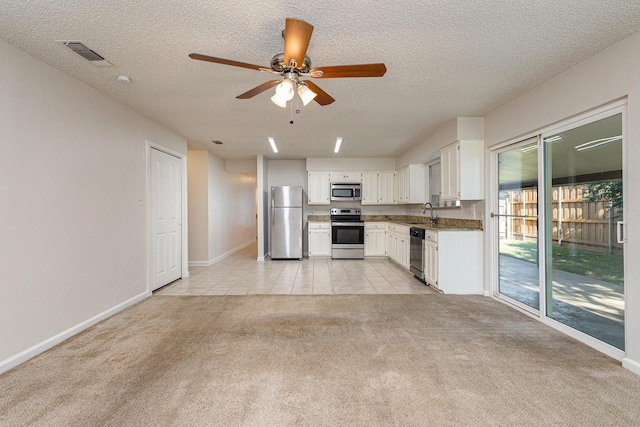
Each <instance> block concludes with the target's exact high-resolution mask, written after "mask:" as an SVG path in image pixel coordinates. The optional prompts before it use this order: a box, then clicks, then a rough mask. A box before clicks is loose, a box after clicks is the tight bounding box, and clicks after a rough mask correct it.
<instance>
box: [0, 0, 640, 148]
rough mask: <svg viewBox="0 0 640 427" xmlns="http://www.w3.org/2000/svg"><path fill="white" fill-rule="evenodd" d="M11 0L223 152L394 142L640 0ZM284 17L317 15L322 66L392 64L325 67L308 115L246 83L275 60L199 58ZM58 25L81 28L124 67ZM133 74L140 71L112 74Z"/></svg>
mask: <svg viewBox="0 0 640 427" xmlns="http://www.w3.org/2000/svg"><path fill="white" fill-rule="evenodd" d="M0 11H2V13H0V38H2V39H3V40H5V41H6V42H8V43H9V44H12V45H14V46H16V47H17V48H18V49H20V50H23V51H25V52H27V53H28V54H30V55H32V56H33V57H35V58H37V59H40V60H42V61H44V62H46V63H48V64H50V65H51V66H53V67H55V68H57V69H59V70H61V71H62V72H64V73H67V74H69V75H71V76H73V77H75V78H76V79H78V80H80V81H82V82H84V83H85V84H87V85H88V86H91V87H93V88H95V89H96V90H98V91H100V92H102V93H104V94H106V95H107V96H110V97H112V98H114V99H116V100H117V101H119V102H121V103H123V104H125V105H127V106H129V107H130V108H132V109H133V110H135V111H138V112H140V113H141V114H143V115H145V116H148V117H150V118H152V119H154V120H156V121H157V122H159V123H162V124H163V125H165V126H167V127H168V128H170V129H172V130H174V131H175V132H177V133H178V134H180V135H182V136H184V137H185V138H187V140H188V141H189V147H190V148H200V149H209V150H210V151H211V152H213V153H214V154H216V155H218V156H219V157H221V158H224V159H248V158H252V157H254V156H255V155H256V154H263V155H265V156H266V157H269V158H276V157H277V158H282V159H296V158H298V159H300V158H305V157H331V156H333V155H334V154H333V151H332V150H333V144H334V142H335V138H336V137H337V136H342V137H344V142H343V145H342V150H341V152H340V154H339V156H340V157H396V156H397V155H399V154H402V153H404V152H406V151H407V150H408V149H410V148H411V147H413V146H414V145H416V144H418V143H419V142H421V141H422V140H424V138H425V137H426V136H428V135H429V134H430V133H432V132H433V131H434V130H436V129H437V128H438V127H440V126H442V125H443V124H444V123H446V122H447V121H449V120H451V119H452V118H454V117H458V116H467V117H473V116H484V115H486V114H487V113H489V112H490V111H492V110H493V109H495V108H497V107H499V106H500V105H502V104H504V103H506V102H508V101H510V100H512V99H514V98H516V97H518V96H520V95H522V94H524V93H526V92H527V91H529V90H531V89H533V88H534V87H536V86H538V85H539V84H541V83H543V82H544V81H546V80H548V79H550V78H552V77H554V76H556V75H558V74H560V73H562V72H563V71H565V70H567V69H568V68H570V67H572V66H573V65H575V64H578V63H580V62H582V61H584V60H585V59H587V58H589V57H590V56H593V55H594V54H596V53H597V52H599V51H601V50H603V49H605V48H607V47H608V46H611V45H612V44H614V43H616V42H618V41H620V40H622V39H624V38H626V37H628V36H629V35H631V34H633V33H635V32H638V31H640V2H639V1H637V0H607V1H603V0H573V1H567V0H513V1H508V2H506V1H487V0H439V1H425V0H407V1H401V2H400V1H379V0H378V1H357V2H342V1H329V0H314V1H307V0H296V1H289V0H285V1H279V2H271V1H266V0H262V1H260V0H244V1H241V2H227V1H211V0H206V1H205V0H181V1H180V2H177V1H173V0H154V1H113V0H101V1H80V0H75V1H71V0H69V1H63V0H58V1H55V0H38V1H36V0H23V1H15V0H0ZM287 17H291V18H297V19H303V20H305V21H307V22H309V23H310V24H312V25H314V27H315V29H314V32H313V36H312V38H311V43H310V45H309V50H308V52H307V54H308V55H309V57H310V58H311V61H312V65H313V66H314V67H319V66H329V65H346V64H363V63H372V62H384V63H385V64H386V66H387V70H388V71H387V73H386V75H385V76H384V77H382V78H360V79H316V80H315V83H316V84H318V85H319V86H320V87H321V88H322V89H324V90H325V91H326V92H327V93H329V94H330V95H331V96H333V97H334V98H335V99H336V102H335V103H333V104H331V105H328V106H325V107H321V106H319V105H318V104H316V103H315V102H313V103H311V104H309V105H308V106H306V107H302V105H301V104H300V110H301V112H300V114H296V113H295V112H292V111H291V109H289V108H287V109H282V108H279V107H277V106H275V105H274V104H273V103H272V102H271V101H270V100H269V97H270V96H271V91H268V92H265V93H262V94H260V95H258V96H256V97H254V98H252V99H248V100H238V99H236V98H235V97H236V96H237V95H239V94H241V93H243V92H245V91H247V90H249V89H251V88H253V87H255V86H257V85H259V84H261V83H263V82H266V81H268V80H272V79H273V76H272V75H270V74H266V73H261V72H258V71H253V70H248V69H244V68H236V67H230V66H225V65H220V64H213V63H207V62H200V61H194V60H192V59H190V58H189V57H188V54H189V53H192V52H196V53H201V54H204V55H210V56H216V57H221V58H227V59H231V60H235V61H242V62H248V63H252V64H258V65H264V66H268V65H269V62H270V60H271V57H272V56H273V55H274V54H275V53H277V52H280V51H282V48H283V40H282V36H281V31H282V29H283V28H284V20H285V18H287ZM56 40H78V41H82V42H83V43H84V44H85V45H87V46H88V47H90V48H91V49H93V50H95V51H96V52H98V53H100V54H101V55H103V56H104V57H105V58H106V59H107V60H108V61H109V62H110V63H111V64H113V67H109V68H98V67H95V66H94V65H92V64H91V63H89V62H88V61H86V60H85V59H83V58H81V57H80V56H78V55H76V54H75V53H73V52H72V51H71V50H69V49H68V48H66V47H65V46H63V45H61V44H60V43H56ZM121 74H124V75H127V76H129V77H130V78H131V84H130V85H122V84H120V83H117V82H116V77H117V76H118V75H121ZM291 116H293V120H294V124H290V123H289V120H291ZM267 136H273V137H275V138H276V141H277V143H278V146H279V148H280V153H278V154H277V155H273V153H272V152H271V150H270V148H269V144H268V142H267V138H266V137H267ZM212 140H221V141H223V142H224V145H221V146H218V145H214V144H212V142H211V141H212Z"/></svg>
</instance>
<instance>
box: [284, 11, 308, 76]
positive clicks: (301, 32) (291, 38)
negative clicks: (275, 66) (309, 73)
mask: <svg viewBox="0 0 640 427" xmlns="http://www.w3.org/2000/svg"><path fill="white" fill-rule="evenodd" d="M312 32H313V25H311V24H309V23H307V22H304V21H300V20H299V19H291V18H287V20H286V23H285V27H284V63H285V66H287V67H288V66H289V64H290V63H291V60H292V59H294V60H295V61H296V64H297V66H298V67H302V64H304V56H305V55H306V54H307V48H308V47H309V40H311V33H312Z"/></svg>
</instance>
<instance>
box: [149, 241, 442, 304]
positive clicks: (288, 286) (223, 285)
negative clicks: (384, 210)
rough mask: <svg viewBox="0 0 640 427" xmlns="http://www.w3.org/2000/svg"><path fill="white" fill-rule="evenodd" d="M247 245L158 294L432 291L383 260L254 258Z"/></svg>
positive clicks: (191, 270)
mask: <svg viewBox="0 0 640 427" xmlns="http://www.w3.org/2000/svg"><path fill="white" fill-rule="evenodd" d="M256 256H257V246H256V244H253V245H250V246H248V247H246V248H244V249H242V250H241V251H238V252H236V253H235V254H233V255H231V256H229V257H228V258H225V259H224V260H222V261H220V262H218V263H216V264H214V265H212V266H210V267H189V273H190V277H189V278H187V279H182V280H177V281H175V282H173V283H170V284H169V285H167V286H165V287H163V288H160V289H158V290H157V291H156V292H155V294H161V295H248V294H292V295H311V294H318V295H320V294H322V295H327V294H429V293H434V294H435V293H436V291H434V290H433V289H431V288H430V287H428V286H426V285H425V284H424V283H421V282H420V281H418V280H417V279H416V278H414V277H413V275H412V274H411V273H409V272H408V271H406V270H404V269H403V268H402V267H400V266H398V265H397V264H395V263H394V262H393V261H390V260H386V259H375V260H369V259H366V260H332V259H324V258H323V259H307V258H305V259H303V260H302V261H271V260H267V261H265V262H258V261H256Z"/></svg>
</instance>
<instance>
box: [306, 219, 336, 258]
mask: <svg viewBox="0 0 640 427" xmlns="http://www.w3.org/2000/svg"><path fill="white" fill-rule="evenodd" d="M309 256H310V257H312V256H331V223H330V222H310V223H309Z"/></svg>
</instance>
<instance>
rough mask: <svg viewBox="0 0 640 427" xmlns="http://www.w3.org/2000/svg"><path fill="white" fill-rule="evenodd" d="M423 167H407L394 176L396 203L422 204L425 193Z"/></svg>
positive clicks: (424, 199)
mask: <svg viewBox="0 0 640 427" xmlns="http://www.w3.org/2000/svg"><path fill="white" fill-rule="evenodd" d="M424 171H425V166H424V165H422V164H420V165H408V166H405V167H403V168H402V169H400V170H399V171H398V172H397V175H396V202H397V203H401V204H409V203H424V202H426V193H425V189H424V181H425V179H424Z"/></svg>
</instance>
